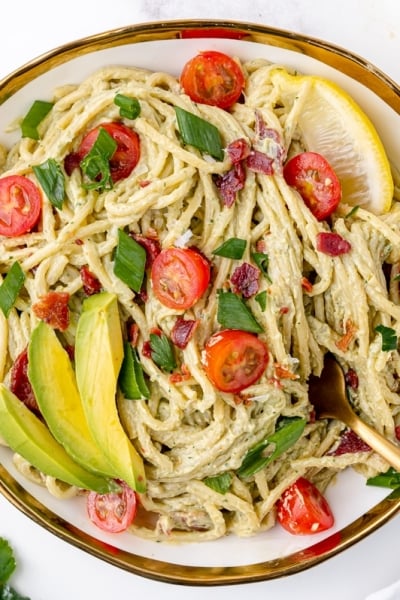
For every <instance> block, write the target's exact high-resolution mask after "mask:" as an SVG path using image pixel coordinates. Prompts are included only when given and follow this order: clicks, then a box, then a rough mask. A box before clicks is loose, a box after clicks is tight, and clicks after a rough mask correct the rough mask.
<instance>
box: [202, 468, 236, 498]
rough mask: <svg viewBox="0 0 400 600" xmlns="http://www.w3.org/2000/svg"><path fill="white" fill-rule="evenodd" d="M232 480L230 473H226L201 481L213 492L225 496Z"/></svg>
mask: <svg viewBox="0 0 400 600" xmlns="http://www.w3.org/2000/svg"><path fill="white" fill-rule="evenodd" d="M232 479H233V476H232V473H229V472H226V473H221V475H216V476H215V477H206V479H204V480H203V483H205V484H206V485H207V486H208V487H209V488H211V489H212V490H214V492H218V493H219V494H226V493H227V491H228V490H229V488H230V487H231V483H232Z"/></svg>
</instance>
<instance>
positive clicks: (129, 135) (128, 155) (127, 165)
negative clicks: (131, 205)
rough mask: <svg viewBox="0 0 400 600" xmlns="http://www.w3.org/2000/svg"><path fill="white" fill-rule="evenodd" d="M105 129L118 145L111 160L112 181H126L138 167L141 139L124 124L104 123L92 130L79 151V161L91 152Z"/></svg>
mask: <svg viewBox="0 0 400 600" xmlns="http://www.w3.org/2000/svg"><path fill="white" fill-rule="evenodd" d="M100 127H101V128H102V129H105V130H106V131H107V133H108V134H109V135H110V136H111V137H112V138H113V140H114V141H115V142H116V143H117V149H116V150H115V152H114V154H113V155H112V157H111V160H110V172H111V179H112V180H113V182H114V183H116V182H117V181H119V180H120V179H125V178H126V177H128V175H130V174H131V173H132V171H133V169H134V168H135V167H136V165H137V163H138V161H139V158H140V139H139V136H138V134H137V133H136V132H135V131H133V129H130V128H129V127H126V126H125V125H123V124H122V123H102V124H100V125H99V126H98V127H95V128H94V129H91V130H90V131H89V132H88V133H87V134H86V135H85V137H84V138H83V140H82V142H81V143H80V146H79V149H78V156H79V159H80V160H82V159H83V158H84V157H85V156H86V154H88V152H89V151H90V150H91V148H92V146H93V144H94V143H95V141H96V139H97V136H98V135H99V129H100Z"/></svg>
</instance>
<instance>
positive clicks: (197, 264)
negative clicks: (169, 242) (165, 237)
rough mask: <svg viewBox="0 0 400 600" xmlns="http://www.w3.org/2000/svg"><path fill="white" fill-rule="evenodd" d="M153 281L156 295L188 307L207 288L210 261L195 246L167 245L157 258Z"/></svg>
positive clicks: (165, 301) (172, 305)
mask: <svg viewBox="0 0 400 600" xmlns="http://www.w3.org/2000/svg"><path fill="white" fill-rule="evenodd" d="M151 282H152V286H153V291H154V294H155V296H156V297H157V298H158V300H159V301H160V302H161V303H162V304H164V306H167V307H168V308H173V309H178V310H179V309H183V310H186V309H188V308H190V307H191V306H193V305H194V304H196V302H197V301H198V300H199V299H200V298H201V296H202V295H203V294H204V292H205V291H206V289H207V287H208V284H209V283H210V265H209V262H208V261H207V259H206V258H204V256H203V255H202V254H200V252H198V251H197V250H195V249H193V248H175V247H171V248H166V249H165V250H162V251H161V252H160V253H159V254H158V255H157V256H156V258H155V259H154V262H153V266H152V269H151Z"/></svg>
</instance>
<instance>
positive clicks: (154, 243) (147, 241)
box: [130, 233, 161, 269]
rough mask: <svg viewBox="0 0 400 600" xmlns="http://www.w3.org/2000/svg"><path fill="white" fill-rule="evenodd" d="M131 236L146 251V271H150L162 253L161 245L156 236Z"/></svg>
mask: <svg viewBox="0 0 400 600" xmlns="http://www.w3.org/2000/svg"><path fill="white" fill-rule="evenodd" d="M130 236H131V237H132V238H133V239H134V240H135V241H136V242H137V243H138V244H140V245H141V246H142V247H143V248H144V249H145V250H146V269H150V268H151V266H152V264H153V262H154V260H155V258H156V257H157V256H158V255H159V254H160V252H161V244H160V241H159V239H158V237H156V236H154V237H153V236H150V235H143V234H141V233H131V234H130Z"/></svg>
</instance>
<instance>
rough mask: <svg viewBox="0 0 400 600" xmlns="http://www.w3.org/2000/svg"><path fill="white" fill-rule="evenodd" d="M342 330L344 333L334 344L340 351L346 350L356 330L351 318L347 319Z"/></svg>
mask: <svg viewBox="0 0 400 600" xmlns="http://www.w3.org/2000/svg"><path fill="white" fill-rule="evenodd" d="M344 331H345V332H344V335H343V336H342V337H341V338H340V340H338V341H337V342H336V344H335V345H336V347H337V348H339V350H341V351H342V352H346V350H348V348H349V346H350V344H351V342H352V341H353V339H354V336H355V334H356V332H357V327H356V326H355V325H354V323H353V321H352V320H351V319H347V321H346V325H345V328H344Z"/></svg>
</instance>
